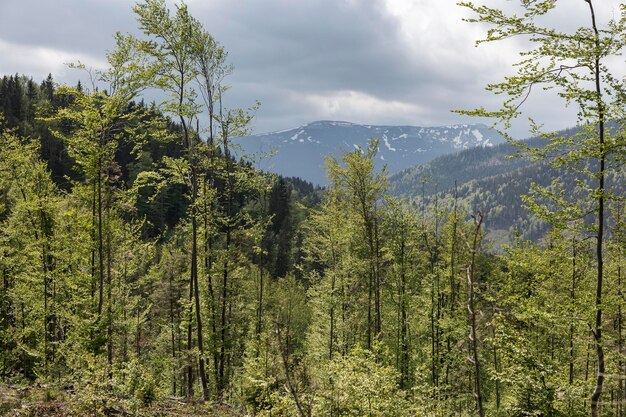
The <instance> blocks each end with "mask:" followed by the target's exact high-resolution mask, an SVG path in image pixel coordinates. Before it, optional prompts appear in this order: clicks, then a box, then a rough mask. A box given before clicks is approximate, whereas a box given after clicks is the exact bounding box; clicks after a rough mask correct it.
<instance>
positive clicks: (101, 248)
mask: <svg viewBox="0 0 626 417" xmlns="http://www.w3.org/2000/svg"><path fill="white" fill-rule="evenodd" d="M101 145H102V144H101ZM96 175H97V176H98V179H97V189H98V207H97V211H98V263H99V265H98V266H99V268H98V278H99V284H100V287H99V288H98V319H99V318H100V317H101V316H102V306H103V303H104V241H103V240H104V238H103V236H102V157H99V158H98V172H97V174H96Z"/></svg>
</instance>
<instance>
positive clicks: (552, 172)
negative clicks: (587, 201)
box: [389, 130, 625, 243]
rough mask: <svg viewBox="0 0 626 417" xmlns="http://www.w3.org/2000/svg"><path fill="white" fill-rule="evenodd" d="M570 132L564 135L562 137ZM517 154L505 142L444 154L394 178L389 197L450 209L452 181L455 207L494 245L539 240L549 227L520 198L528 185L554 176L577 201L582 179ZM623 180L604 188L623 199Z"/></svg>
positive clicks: (614, 178) (536, 142) (612, 179)
mask: <svg viewBox="0 0 626 417" xmlns="http://www.w3.org/2000/svg"><path fill="white" fill-rule="evenodd" d="M572 132H573V131H572V130H570V131H563V132H562V134H564V135H569V134H571V133H572ZM525 142H526V143H528V144H530V145H531V146H533V147H540V146H541V145H542V140H541V139H538V138H533V139H528V140H527V141H525ZM515 151H516V149H515V148H514V147H513V146H512V145H510V144H506V143H505V144H500V145H498V146H494V147H491V148H488V149H482V148H476V149H469V150H465V151H462V152H458V153H456V154H451V155H444V156H441V157H438V158H436V159H434V160H433V161H431V162H430V163H427V164H424V165H419V166H416V167H413V168H409V169H406V170H404V171H402V172H400V173H397V174H395V175H392V176H391V177H390V179H389V192H390V193H391V194H393V195H397V196H400V197H403V198H405V199H407V200H409V201H411V202H412V203H414V205H416V206H420V205H421V196H422V193H423V194H424V195H425V197H426V200H427V204H428V203H429V202H433V201H434V199H435V198H437V199H438V200H439V204H440V207H443V206H451V205H452V199H453V196H454V183H455V181H456V183H457V196H458V201H459V203H460V204H461V205H463V206H464V207H466V208H467V209H468V210H471V211H476V210H481V211H482V212H483V214H484V215H485V226H486V229H487V230H488V232H489V233H490V237H491V240H493V241H496V242H497V243H503V242H506V241H510V239H511V238H512V236H513V235H514V234H515V233H519V234H521V236H522V238H528V239H537V238H540V237H541V236H542V235H543V233H544V232H545V231H546V229H547V225H546V224H545V223H544V222H542V221H540V220H539V219H537V218H535V217H534V216H533V215H532V213H530V212H529V211H527V210H526V209H525V208H524V207H523V204H522V199H521V196H522V195H524V194H527V193H528V191H529V188H530V184H531V183H536V184H538V185H540V186H544V187H548V186H550V185H551V183H552V180H553V179H554V178H556V177H558V178H559V179H560V180H561V182H562V183H563V186H564V187H565V188H566V190H568V195H570V196H574V198H576V197H575V194H574V193H575V192H576V191H575V190H576V187H575V185H574V184H575V182H576V180H577V179H584V177H581V176H576V175H574V174H573V173H572V172H571V171H569V170H562V169H561V170H557V169H555V168H553V167H552V166H550V165H549V164H548V163H547V162H545V161H541V162H533V161H531V160H530V159H528V158H522V157H513V158H512V157H511V156H512V155H514V153H515ZM584 180H585V181H588V179H584ZM624 181H625V175H624V170H623V169H622V171H620V172H619V173H617V174H615V173H613V174H611V175H610V176H609V177H608V178H607V189H609V190H611V191H614V192H617V193H619V194H622V195H623V193H624V187H623V184H624ZM592 185H594V184H592Z"/></svg>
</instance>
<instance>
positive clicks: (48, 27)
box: [0, 0, 623, 138]
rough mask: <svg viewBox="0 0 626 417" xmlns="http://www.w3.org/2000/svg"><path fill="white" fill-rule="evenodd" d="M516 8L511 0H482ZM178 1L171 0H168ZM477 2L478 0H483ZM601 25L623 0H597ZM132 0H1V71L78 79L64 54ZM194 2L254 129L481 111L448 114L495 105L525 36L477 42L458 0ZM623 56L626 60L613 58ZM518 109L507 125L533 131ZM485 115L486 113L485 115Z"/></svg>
mask: <svg viewBox="0 0 626 417" xmlns="http://www.w3.org/2000/svg"><path fill="white" fill-rule="evenodd" d="M485 1H486V2H487V3H489V4H499V5H501V6H502V7H504V8H513V7H514V3H518V2H517V1H515V0H513V1H512V0H498V1H495V0H485ZM168 2H169V4H170V5H171V6H172V7H173V6H174V2H173V1H169V0H168ZM478 2H480V1H478ZM560 3H561V4H562V5H561V6H559V7H558V8H557V9H556V10H555V11H553V12H552V14H551V15H550V16H549V19H550V21H549V24H550V25H555V26H557V27H560V28H563V29H565V30H568V29H573V28H575V27H576V26H577V25H580V24H584V25H586V24H588V23H589V22H588V20H589V19H588V9H586V7H587V6H586V3H585V2H584V1H583V0H562V1H561V2H560ZM595 3H596V9H597V10H596V11H597V14H598V20H599V22H600V24H601V25H602V24H603V22H605V21H606V20H607V19H608V18H610V17H611V16H614V15H616V14H617V10H618V5H619V3H620V1H619V0H600V1H596V2H595ZM133 4H134V1H133V0H0V74H15V73H20V74H26V75H29V76H32V77H33V78H34V79H35V80H38V81H39V80H41V79H43V78H45V76H47V74H48V73H52V74H53V77H54V78H55V80H56V81H57V82H61V83H70V84H75V83H76V81H77V80H78V79H79V78H84V76H83V74H81V73H80V72H79V71H78V70H74V69H69V68H67V67H66V66H65V63H67V62H75V61H81V62H83V63H84V64H86V65H87V66H90V67H94V68H101V67H104V66H105V65H106V62H105V52H106V50H107V49H111V48H112V47H113V37H112V35H113V34H114V33H115V32H116V31H120V32H124V33H125V32H129V33H135V34H137V33H138V32H137V29H136V28H137V24H136V21H135V17H134V15H133V13H132V10H131V8H132V5H133ZM187 4H188V6H189V9H190V11H191V13H192V14H193V15H194V16H195V17H196V18H197V19H198V20H200V21H201V22H202V23H203V24H204V27H205V28H206V29H207V30H208V31H209V32H210V33H211V34H212V35H213V36H214V38H216V39H217V40H218V41H219V42H220V43H221V44H222V45H223V46H224V47H225V49H226V50H227V51H228V53H229V59H230V62H231V63H232V64H233V66H234V72H233V74H232V75H231V76H230V77H229V78H228V79H227V80H226V83H227V84H228V85H230V90H229V91H228V93H227V97H225V100H226V103H227V105H228V106H232V107H244V108H247V107H249V106H251V105H253V104H254V103H255V101H256V100H258V101H260V103H261V107H260V109H259V110H258V111H257V113H256V117H255V120H254V122H253V125H252V129H253V131H254V133H264V132H270V131H277V130H283V129H288V128H293V127H297V126H301V125H304V124H306V123H309V122H312V121H315V120H342V121H350V122H354V123H364V124H388V125H416V126H439V125H447V124H456V123H467V122H485V121H483V120H481V119H476V118H468V117H462V116H459V115H458V114H456V113H452V112H451V110H454V109H471V108H475V107H478V106H484V107H486V108H488V109H489V108H496V107H497V106H498V104H499V103H500V101H501V99H502V97H497V96H493V95H492V94H491V93H489V92H487V91H485V86H486V85H487V84H488V83H490V82H497V81H500V80H502V78H503V77H504V76H506V75H512V74H513V73H514V69H513V68H512V64H513V63H515V62H517V61H518V60H519V55H518V53H519V51H521V50H523V49H524V48H525V47H527V46H528V45H526V44H524V42H523V41H522V40H509V41H505V42H501V43H498V44H496V43H491V44H483V45H481V46H479V47H476V46H475V41H476V40H477V39H480V38H482V37H484V35H485V33H486V27H485V26H482V25H479V24H475V23H474V24H472V23H467V22H464V21H463V18H464V17H469V16H470V15H471V14H470V12H469V11H468V10H466V9H464V8H462V7H460V6H458V5H456V1H455V0H187ZM618 65H622V66H623V60H622V61H620V62H619V63H618ZM523 110H524V111H525V115H524V116H532V117H534V118H535V119H536V120H537V121H539V122H542V123H544V125H545V128H546V129H552V130H556V129H562V128H566V127H571V126H573V125H575V123H576V109H575V108H565V107H564V105H563V103H562V101H560V100H559V99H558V98H556V97H555V96H554V95H550V94H548V93H544V94H541V93H539V94H536V95H533V96H532V98H531V99H530V100H529V101H528V102H526V103H525V105H524V108H523ZM524 120H525V119H522V121H520V122H519V123H516V124H515V125H514V127H513V129H512V131H511V133H512V135H513V136H514V137H518V138H523V137H525V136H527V135H528V123H526V122H525V121H524ZM487 124H489V122H488V121H487Z"/></svg>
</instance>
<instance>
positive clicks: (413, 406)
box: [0, 0, 626, 417]
mask: <svg viewBox="0 0 626 417" xmlns="http://www.w3.org/2000/svg"><path fill="white" fill-rule="evenodd" d="M576 1H577V2H579V3H582V4H584V6H585V7H584V9H583V10H584V13H585V15H584V16H582V17H581V21H583V22H585V25H582V26H580V27H575V28H573V29H572V28H570V29H569V30H563V31H561V29H559V28H558V27H557V26H554V25H552V24H551V23H550V19H548V18H546V16H549V13H550V11H551V10H553V9H554V8H555V7H556V4H557V3H568V2H563V1H560V2H559V1H557V0H521V1H515V2H504V1H490V2H487V1H484V2H479V1H476V3H472V2H461V3H459V4H458V5H457V6H456V7H459V8H464V9H466V10H467V11H469V12H470V13H471V16H473V17H472V18H470V19H467V20H468V22H459V24H466V25H474V26H476V27H477V28H478V27H480V28H483V29H484V30H483V31H482V33H483V38H481V39H476V41H477V42H478V44H480V45H479V47H480V48H483V47H484V46H483V45H482V44H498V43H500V42H506V41H507V40H508V39H512V38H519V39H520V40H523V42H525V43H524V45H526V50H525V51H524V52H523V54H522V55H521V56H519V57H518V63H517V64H516V65H514V66H512V67H511V68H509V72H508V74H507V75H506V77H504V78H502V79H494V80H492V82H493V83H492V84H489V85H488V86H482V87H487V89H488V90H489V91H490V93H491V94H494V95H495V96H496V98H497V99H498V100H499V101H498V104H499V107H497V108H495V109H486V108H484V107H481V106H482V103H480V102H479V101H477V102H476V103H475V105H474V106H473V108H469V109H461V110H456V109H452V110H454V111H456V112H457V115H458V116H459V117H466V116H476V118H477V119H478V120H482V119H479V118H481V117H483V118H486V119H485V120H488V123H491V124H494V123H495V125H496V127H497V128H498V129H499V130H500V131H501V132H502V134H503V135H504V136H505V138H506V139H507V142H508V143H507V144H506V146H508V147H510V149H512V151H511V156H510V158H509V159H502V161H509V160H510V161H513V162H506V163H515V164H517V165H515V168H514V169H513V168H512V169H510V170H509V171H508V172H507V175H508V176H506V177H497V176H495V174H494V176H492V177H490V178H491V179H492V182H491V183H489V184H491V185H489V187H491V188H490V189H492V190H495V191H493V193H488V192H487V191H486V189H485V188H483V189H482V191H481V190H478V191H477V194H475V195H476V197H475V198H473V199H468V198H462V195H461V194H460V193H461V192H462V191H463V189H462V187H458V186H457V184H456V181H457V179H458V180H459V181H461V177H460V176H458V175H457V173H456V172H457V171H455V169H457V168H458V169H459V170H461V169H462V168H463V166H461V165H462V164H460V163H448V164H447V165H446V168H445V169H446V175H448V178H449V183H448V185H447V186H446V187H444V186H443V185H442V186H440V187H439V188H438V189H437V190H436V191H433V192H431V193H429V194H428V195H426V192H425V190H426V187H431V185H429V184H428V176H427V175H422V176H420V177H419V180H416V182H417V185H415V186H414V187H413V188H410V187H409V188H407V187H405V189H403V190H404V191H403V192H402V193H397V192H392V191H394V190H397V189H399V187H400V186H399V185H397V184H395V185H393V184H390V181H391V180H390V176H389V173H388V172H387V170H386V169H382V170H380V169H378V168H376V166H375V163H374V162H375V161H376V158H377V154H378V152H379V149H380V147H381V146H383V145H382V144H381V140H382V139H381V138H376V137H373V138H372V139H371V140H370V141H369V144H368V146H365V147H357V146H355V147H354V148H351V149H347V150H346V151H345V152H343V154H341V155H327V156H326V164H325V168H324V169H325V172H326V177H327V179H328V183H327V184H326V185H325V186H323V187H322V186H318V185H317V184H313V183H311V182H308V181H307V180H305V179H302V178H299V177H287V176H281V175H276V174H272V173H271V172H269V171H267V170H262V169H260V168H258V164H257V162H258V160H259V159H262V158H266V157H268V156H265V155H247V154H245V153H244V152H242V151H241V148H240V147H239V145H238V142H237V140H236V139H237V138H240V137H244V136H248V135H250V134H251V133H252V132H251V123H252V121H253V118H254V117H255V114H256V113H257V111H258V109H259V106H261V108H262V106H263V104H262V103H258V102H256V98H255V97H250V98H249V107H246V108H231V107H229V104H228V103H230V102H231V101H229V95H231V94H234V93H235V92H234V88H229V78H230V77H232V75H233V74H234V73H235V72H236V71H237V70H236V68H235V66H236V64H237V63H236V62H231V58H230V57H229V53H228V52H229V51H227V50H226V49H225V47H224V46H223V45H222V44H221V43H220V41H219V40H218V39H215V38H214V37H213V36H212V34H211V33H210V32H209V30H210V28H208V27H205V26H204V25H203V24H202V23H201V21H200V20H199V19H198V18H197V17H195V16H194V15H192V13H191V12H190V10H189V8H188V7H187V6H186V5H185V4H184V3H176V4H175V3H173V2H168V3H167V4H166V2H165V0H139V2H137V3H136V4H134V6H130V5H129V6H128V14H129V15H130V14H132V15H133V16H134V19H135V25H136V31H135V32H134V33H133V34H123V33H116V34H112V35H113V39H114V43H115V47H114V48H112V49H111V50H109V51H106V62H107V68H106V69H93V68H91V67H90V66H89V65H87V63H81V62H78V60H77V61H76V62H74V63H72V64H69V66H70V68H69V69H68V71H70V72H71V73H72V74H76V79H79V77H80V79H81V80H83V81H81V82H78V83H76V84H73V85H68V84H63V83H59V82H57V81H56V80H55V78H53V75H50V76H48V77H47V78H46V79H44V80H37V79H34V78H33V77H31V76H29V75H28V74H25V75H22V74H13V75H5V76H3V77H2V78H1V79H0V415H7V416H191V415H202V416H224V417H230V416H267V417H269V416H274V417H279V416H284V417H287V416H294V417H318V416H324V417H325V416H331V417H342V416H343V417H348V416H354V417H365V416H377V417H382V416H398V417H403V416H407V417H408V416H428V417H431V416H432V417H448V416H449V417H453V416H459V417H469V416H479V417H485V416H493V417H505V416H506V417H522V416H543V417H567V416H571V417H577V416H581V417H582V416H591V417H601V416H602V417H609V416H610V417H623V416H625V415H626V326H625V325H624V323H623V322H624V321H625V320H626V298H625V297H626V295H625V294H626V201H625V197H626V169H625V163H626V137H625V135H626V126H625V125H624V121H625V119H626V78H625V77H624V76H625V75H626V74H624V67H625V62H624V57H623V56H622V55H621V53H623V52H624V50H625V49H626V48H625V47H626V4H621V5H620V7H619V10H618V12H619V13H616V14H614V15H613V17H612V18H610V19H609V20H607V21H600V20H599V18H598V15H597V9H599V8H602V7H603V2H602V1H599V0H576ZM479 3H482V4H479ZM508 3H516V4H517V7H518V11H517V12H510V11H509V9H507V8H506V7H505V6H507V4H508ZM569 3H573V2H569ZM233 7H235V6H233ZM565 7H570V6H565ZM103 53H104V52H103ZM616 63H617V64H616ZM84 80H88V82H86V81H84ZM544 89H548V90H551V91H555V92H556V94H557V95H558V97H559V99H560V103H561V105H562V106H563V108H566V107H568V108H574V109H575V110H576V111H577V123H576V125H575V126H571V129H568V130H567V131H558V132H550V131H545V130H544V129H543V128H542V123H543V121H542V120H541V119H540V117H538V118H537V119H536V120H533V123H532V127H531V129H532V131H531V136H532V139H531V140H517V139H513V138H512V137H511V136H510V135H508V134H507V129H508V127H510V125H511V123H513V122H514V121H515V120H516V119H518V118H520V117H522V118H523V117H525V116H524V115H525V113H524V112H525V111H526V110H527V106H528V105H529V102H527V99H529V97H533V95H535V94H537V93H538V92H539V91H541V90H544ZM385 141H386V139H385ZM387 146H389V145H387ZM494 149H495V148H494ZM498 149H500V148H498ZM507 149H508V148H507ZM472 152H473V153H472ZM479 152H483V151H482V150H475V151H471V150H470V151H467V152H466V153H465V154H462V155H466V160H465V161H466V162H464V164H466V165H467V166H468V167H469V166H471V165H472V164H474V162H473V160H471V158H470V157H472V158H473V155H478V153H479ZM484 152H490V151H489V150H485V151H484ZM476 157H478V156H476ZM467 158H469V159H467ZM490 160H493V161H496V159H495V156H494V157H493V158H492V159H490ZM502 163H505V162H502ZM464 166H465V165H464ZM496 168H497V164H495V163H493V164H491V165H490V168H489V169H496ZM524 169H528V170H527V171H524ZM529 171H533V172H538V173H540V174H539V175H540V176H541V179H539V178H538V179H537V180H534V179H533V180H532V181H530V182H529V183H528V184H526V185H525V186H523V187H522V186H519V183H518V182H515V181H516V180H515V178H517V177H515V175H518V176H519V175H522V174H520V173H524V172H526V173H527V172H529ZM459 172H460V171H459ZM463 172H466V171H463ZM407 175H408V174H406V173H405V177H406V176H407ZM420 175H421V174H420ZM459 175H461V174H459ZM468 175H469V174H468ZM523 175H527V174H523ZM470 177H471V175H470ZM392 178H395V177H392ZM498 178H504V179H499V180H498ZM471 179H472V178H467V179H466V180H467V181H470V180H471ZM420 181H421V182H420ZM475 181H476V180H475ZM513 183H515V184H517V185H518V186H513V185H511V184H513ZM471 184H474V185H476V184H477V183H476V182H474V183H471ZM482 184H487V183H486V182H485V183H482ZM444 185H445V184H444ZM485 186H487V185H485ZM411 190H413V191H412V192H411ZM409 194H411V195H409ZM487 195H489V196H491V197H493V196H496V197H493V198H491V197H490V198H487ZM497 196H500V197H497ZM513 201H517V202H518V203H510V202H513ZM509 203H510V204H517V205H516V206H515V208H513V207H512V206H511V205H506V204H509ZM496 207H497V210H496V209H495V208H496ZM513 210H515V215H514V214H513ZM522 211H524V212H525V213H528V214H527V217H524V219H526V220H525V221H523V222H518V223H515V219H517V218H518V215H519V214H518V213H521V212H522ZM507 213H509V214H508V216H507ZM491 218H494V219H505V220H506V221H511V222H512V223H511V224H513V226H511V229H510V230H511V233H510V237H509V238H508V239H507V240H506V241H504V242H502V241H496V240H493V239H490V230H491V229H490V227H492V226H490V225H493V224H494V223H490V221H491ZM505 220H502V221H503V222H504V221H505ZM507 227H508V226H507ZM531 229H532V230H531ZM531 231H532V233H531Z"/></svg>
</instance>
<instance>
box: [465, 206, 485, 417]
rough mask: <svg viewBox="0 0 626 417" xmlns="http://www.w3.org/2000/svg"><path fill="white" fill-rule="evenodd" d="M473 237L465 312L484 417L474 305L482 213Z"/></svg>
mask: <svg viewBox="0 0 626 417" xmlns="http://www.w3.org/2000/svg"><path fill="white" fill-rule="evenodd" d="M474 222H475V227H474V236H473V242H472V247H471V261H470V264H469V266H468V267H467V284H468V292H469V298H468V300H467V310H468V312H469V316H470V337H469V339H470V345H471V348H472V358H471V362H472V363H473V365H474V397H475V398H476V405H477V407H478V414H479V415H480V417H485V410H484V408H483V396H482V389H481V377H480V360H479V357H478V337H477V335H476V306H475V303H474V284H475V283H474V274H475V268H476V251H477V247H478V238H479V236H480V227H481V225H482V222H483V215H482V213H480V212H478V213H477V215H476V217H475V218H474Z"/></svg>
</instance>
